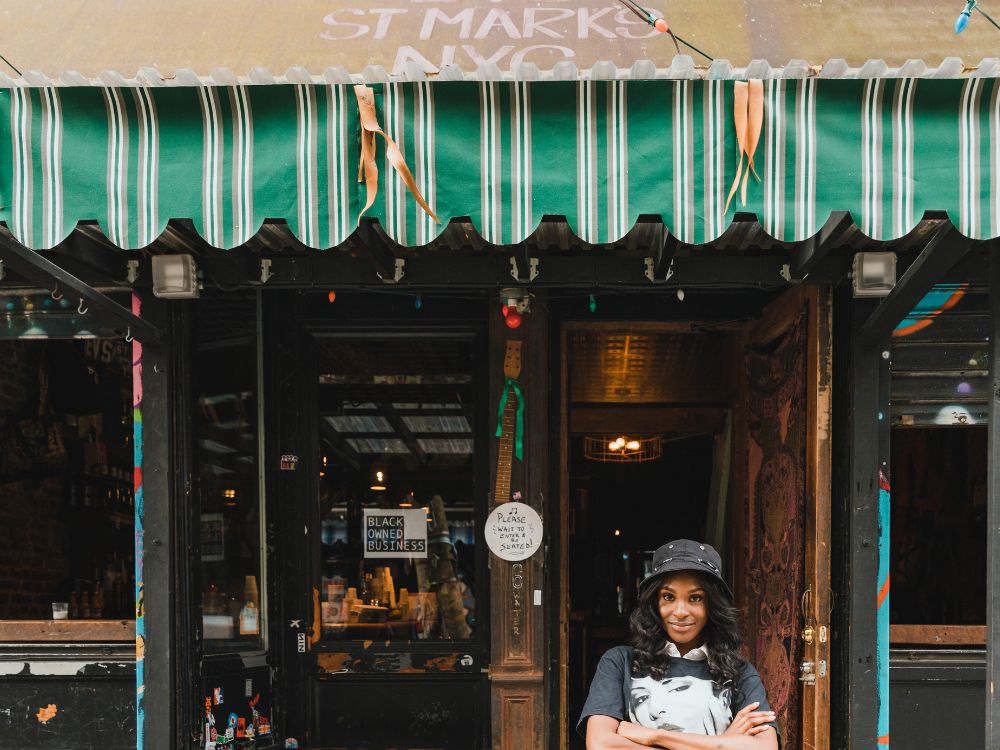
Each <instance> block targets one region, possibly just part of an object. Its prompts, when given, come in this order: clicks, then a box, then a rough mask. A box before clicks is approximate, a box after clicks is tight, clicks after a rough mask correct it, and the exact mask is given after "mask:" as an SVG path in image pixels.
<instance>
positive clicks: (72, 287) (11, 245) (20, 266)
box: [0, 230, 163, 344]
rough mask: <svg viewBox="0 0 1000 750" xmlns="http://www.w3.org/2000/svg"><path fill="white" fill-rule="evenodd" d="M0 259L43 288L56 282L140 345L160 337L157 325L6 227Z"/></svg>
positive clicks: (1, 235) (1, 232) (1, 233)
mask: <svg viewBox="0 0 1000 750" xmlns="http://www.w3.org/2000/svg"><path fill="white" fill-rule="evenodd" d="M0 259H2V260H3V261H4V264H5V265H7V266H8V267H10V269H11V270H13V271H14V272H16V273H17V274H18V275H20V276H23V277H24V278H26V279H27V280H28V281H30V282H32V283H34V284H38V285H40V286H42V287H43V288H46V289H52V288H54V287H55V286H56V284H58V285H59V289H60V291H61V292H62V293H63V294H68V293H72V295H73V296H74V297H79V298H80V300H81V301H82V303H84V306H85V308H86V309H88V311H90V312H93V313H94V314H95V315H97V316H100V317H102V318H104V319H106V320H107V321H109V322H110V323H111V324H112V325H113V326H115V327H117V328H120V329H121V331H122V333H125V332H129V333H131V335H132V336H134V337H135V338H137V339H139V341H141V342H143V343H144V344H145V343H159V342H160V341H162V340H163V333H162V332H161V331H160V329H159V328H157V327H156V326H154V325H152V324H151V323H149V322H148V321H146V320H143V319H142V318H140V317H138V316H136V315H133V314H132V312H131V311H130V310H127V309H125V308H124V307H122V306H121V305H119V304H118V303H117V302H115V301H114V300H113V299H111V298H110V297H107V296H106V295H104V294H102V293H101V292H99V291H97V290H96V289H94V288H93V287H92V286H90V285H89V284H86V283H85V282H83V281H80V279H78V278H77V277H76V276H74V275H73V274H71V273H69V272H68V271H66V270H65V269H63V268H61V267H59V266H57V265H56V264H55V263H53V262H52V261H50V260H48V259H47V258H45V257H44V256H42V254H41V253H38V252H36V251H34V250H29V249H28V248H26V247H24V246H23V245H21V244H20V243H19V242H17V240H15V239H14V238H13V237H12V236H11V235H10V233H9V232H8V231H6V230H0Z"/></svg>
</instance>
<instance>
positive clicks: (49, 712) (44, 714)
mask: <svg viewBox="0 0 1000 750" xmlns="http://www.w3.org/2000/svg"><path fill="white" fill-rule="evenodd" d="M57 711H58V709H57V708H56V704H55V703H50V704H49V705H48V706H45V707H44V708H40V709H38V713H37V714H35V717H36V718H37V719H38V722H39V723H40V724H48V723H49V721H50V720H51V719H53V718H55V715H56V712H57Z"/></svg>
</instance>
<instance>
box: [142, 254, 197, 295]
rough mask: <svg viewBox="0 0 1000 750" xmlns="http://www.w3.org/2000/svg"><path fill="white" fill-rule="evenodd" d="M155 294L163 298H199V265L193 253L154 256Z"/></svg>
mask: <svg viewBox="0 0 1000 750" xmlns="http://www.w3.org/2000/svg"><path fill="white" fill-rule="evenodd" d="M153 294H154V295H155V296H157V297H161V298H162V299H197V298H198V296H199V285H198V267H197V266H196V265H195V262H194V257H192V256H191V255H187V254H184V255H154V256H153Z"/></svg>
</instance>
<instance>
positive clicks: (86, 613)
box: [80, 591, 91, 620]
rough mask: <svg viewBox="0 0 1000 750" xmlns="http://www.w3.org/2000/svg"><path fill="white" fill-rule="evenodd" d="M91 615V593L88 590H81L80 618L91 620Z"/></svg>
mask: <svg viewBox="0 0 1000 750" xmlns="http://www.w3.org/2000/svg"><path fill="white" fill-rule="evenodd" d="M90 617H91V611H90V594H88V593H87V592H86V591H82V592H80V619H81V620H89V619H90Z"/></svg>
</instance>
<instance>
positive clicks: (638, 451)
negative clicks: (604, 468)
mask: <svg viewBox="0 0 1000 750" xmlns="http://www.w3.org/2000/svg"><path fill="white" fill-rule="evenodd" d="M583 455H584V457H585V458H588V459H590V460H591V461H608V462H611V463H620V464H625V463H642V462H644V461H655V460H656V459H658V458H660V456H662V455H663V438H661V437H660V436H656V437H638V438H635V437H627V436H625V435H618V436H614V435H607V436H598V437H591V436H589V435H588V436H587V437H585V438H584V439H583Z"/></svg>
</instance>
